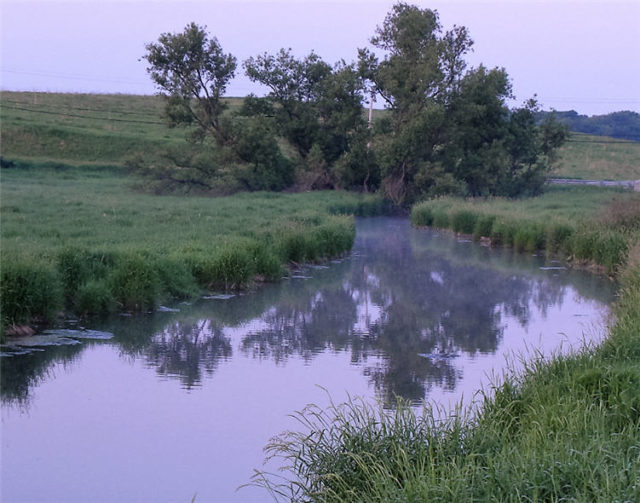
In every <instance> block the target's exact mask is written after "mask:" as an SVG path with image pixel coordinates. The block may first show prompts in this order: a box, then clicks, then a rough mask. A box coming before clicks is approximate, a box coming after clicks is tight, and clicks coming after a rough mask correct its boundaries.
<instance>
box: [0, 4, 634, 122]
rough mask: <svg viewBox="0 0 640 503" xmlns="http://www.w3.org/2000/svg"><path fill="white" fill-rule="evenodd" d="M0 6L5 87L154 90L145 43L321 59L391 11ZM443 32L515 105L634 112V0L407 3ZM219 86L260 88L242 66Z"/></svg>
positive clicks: (382, 7)
mask: <svg viewBox="0 0 640 503" xmlns="http://www.w3.org/2000/svg"><path fill="white" fill-rule="evenodd" d="M0 1H1V3H0V5H1V10H0V16H1V29H2V31H1V51H0V58H1V59H0V66H1V74H0V86H1V88H2V89H4V90H28V91H32V90H36V91H65V92H100V93H133V94H153V93H154V92H155V89H154V87H153V85H152V83H151V81H150V79H149V78H148V76H147V74H146V71H145V63H144V61H140V58H141V56H142V55H143V54H144V52H145V50H144V45H145V43H148V42H152V41H155V40H156V39H157V38H158V36H159V35H160V34H161V33H163V32H178V31H182V29H183V28H184V26H185V25H186V24H187V23H189V22H191V21H195V22H196V23H198V24H200V25H206V26H207V28H208V31H209V32H210V33H211V34H213V35H215V36H216V37H217V38H218V40H219V41H220V43H221V44H222V47H223V49H224V50H225V51H226V52H231V53H232V54H234V55H235V56H236V57H237V58H238V60H239V61H240V62H241V61H243V60H244V59H246V58H247V57H249V56H252V55H256V54H259V53H262V52H265V51H267V52H275V51H277V50H278V49H279V48H281V47H291V48H292V49H293V51H294V53H296V54H297V55H300V56H302V55H304V54H307V53H308V52H309V51H311V50H314V51H315V52H317V53H318V54H319V55H320V56H322V57H323V58H324V59H325V60H327V61H329V62H336V61H337V60H339V59H345V60H347V61H352V60H355V59H356V55H357V48H358V47H365V46H367V45H368V39H369V38H370V37H371V35H372V34H373V33H374V30H375V27H376V26H377V25H378V24H381V23H382V21H383V20H384V17H385V14H386V13H387V12H388V10H389V9H390V8H391V6H392V5H393V4H394V2H393V1H383V0H368V1H364V0H351V1H349V0H342V1H338V0H330V1H315V0H310V1H304V0H301V1H293V0H281V1H279V2H274V1H269V0H241V1H228V0H227V1H219V0H209V1H204V0H201V1H177V0H156V1H151V0H148V1H119V2H118V1H113V0H95V1H80V0H75V1H67V2H58V1H54V0H23V1H5V0H0ZM407 3H413V4H415V5H419V6H420V7H423V8H427V7H428V8H431V9H436V10H437V11H438V12H439V14H440V20H441V22H442V24H443V27H444V28H445V29H448V28H451V27H452V26H453V25H454V24H457V25H464V26H466V27H467V28H468V29H469V31H470V33H471V37H472V38H473V39H474V41H475V48H474V53H473V54H472V55H471V56H470V57H469V58H468V60H469V62H470V64H472V65H478V64H479V63H484V64H485V65H487V66H489V67H494V66H503V67H504V68H506V70H507V72H508V74H509V75H510V77H511V79H512V83H513V89H514V92H515V95H516V99H517V102H518V103H521V102H522V101H524V100H526V99H527V98H529V97H531V96H532V95H533V94H534V93H535V94H537V95H538V99H539V101H540V102H541V104H542V105H543V107H544V108H545V109H549V108H555V109H557V110H569V109H575V110H577V111H578V112H580V113H585V114H590V115H591V114H600V113H608V112H612V111H616V110H634V111H637V112H640V57H638V54H639V53H640V0H626V1H620V2H615V1H613V2H609V1H585V0H582V1H577V0H574V1H571V0H553V1H551V0H549V1H543V0H538V1H524V0H521V1H518V0H515V1H473V0H448V1H443V0H434V1H425V0H416V1H413V2H407ZM237 73H238V75H237V77H236V79H235V80H234V81H233V83H232V84H231V86H230V87H229V90H228V93H227V94H228V95H230V96H243V95H246V94H248V93H249V92H254V93H257V94H260V92H261V90H260V89H259V88H258V87H257V86H255V85H254V84H252V83H251V82H250V81H248V79H247V78H246V77H244V75H243V72H242V69H241V66H240V65H239V71H238V72H237Z"/></svg>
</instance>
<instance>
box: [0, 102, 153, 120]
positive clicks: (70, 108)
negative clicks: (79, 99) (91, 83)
mask: <svg viewBox="0 0 640 503" xmlns="http://www.w3.org/2000/svg"><path fill="white" fill-rule="evenodd" d="M3 101H4V102H6V103H13V104H14V105H26V106H28V105H29V103H25V102H24V101H14V100H3ZM43 106H46V107H50V108H62V107H64V109H65V110H82V111H85V112H98V113H116V114H121V115H137V116H141V117H147V116H148V115H149V114H146V113H141V112H131V111H124V110H107V109H98V108H85V107H76V106H71V105H69V106H66V105H53V104H43ZM30 111H33V112H37V110H30Z"/></svg>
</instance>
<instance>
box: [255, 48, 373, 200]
mask: <svg viewBox="0 0 640 503" xmlns="http://www.w3.org/2000/svg"><path fill="white" fill-rule="evenodd" d="M244 67H245V70H246V73H247V75H248V76H249V78H250V79H251V80H253V81H254V82H259V83H260V84H263V85H265V86H267V87H268V88H269V90H270V92H269V94H268V96H267V98H266V99H265V100H263V103H262V104H259V100H256V99H255V98H254V97H251V98H250V99H249V100H248V101H247V102H245V109H247V110H250V111H254V112H255V113H262V114H266V115H272V116H273V117H274V118H275V121H276V124H277V128H278V132H279V133H280V134H281V135H282V136H283V137H284V138H286V139H287V140H288V142H289V143H290V144H291V145H292V146H293V147H294V148H295V150H296V152H297V154H298V156H299V158H300V160H301V166H300V170H299V173H298V178H299V182H301V185H302V186H305V187H308V188H325V187H331V186H336V185H337V186H342V187H345V188H354V187H358V188H360V187H363V188H365V190H366V189H368V188H369V187H370V186H372V185H373V184H374V183H375V180H376V176H372V175H371V170H372V167H371V166H372V163H371V162H370V159H369V160H367V154H366V152H364V151H363V149H362V145H363V144H366V142H367V125H366V121H365V119H364V115H363V90H364V84H363V79H362V77H361V75H360V73H359V72H358V71H357V69H356V68H355V66H354V65H348V64H346V63H344V62H339V63H338V64H336V65H333V66H332V65H329V64H328V63H326V62H325V61H323V60H322V59H321V58H320V57H319V56H318V55H317V54H315V53H313V52H312V53H310V54H309V55H307V56H305V57H303V58H296V57H295V56H294V55H293V54H292V52H291V50H284V49H281V50H280V51H279V52H278V53H277V54H276V55H272V54H267V53H265V54H262V55H259V56H256V57H252V58H249V59H248V60H247V61H245V63H244ZM363 162H364V164H363ZM356 166H364V169H361V170H358V169H356V171H355V172H354V171H352V168H354V167H356ZM367 170H368V171H369V176H368V177H367Z"/></svg>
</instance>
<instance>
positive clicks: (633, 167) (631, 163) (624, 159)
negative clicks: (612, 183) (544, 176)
mask: <svg viewBox="0 0 640 503" xmlns="http://www.w3.org/2000/svg"><path fill="white" fill-rule="evenodd" d="M551 176H554V177H558V178H581V179H583V180H640V142H634V141H626V140H619V139H615V138H607V137H602V136H592V135H587V134H582V133H572V134H571V137H570V139H569V141H568V142H567V143H566V144H565V145H564V146H563V147H562V148H561V149H560V152H559V159H558V163H557V166H556V169H554V171H553V172H552V173H551Z"/></svg>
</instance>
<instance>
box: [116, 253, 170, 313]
mask: <svg viewBox="0 0 640 503" xmlns="http://www.w3.org/2000/svg"><path fill="white" fill-rule="evenodd" d="M107 283H108V285H109V289H110V291H111V292H112V293H113V297H114V299H115V301H116V302H117V303H118V306H119V307H120V308H121V309H135V310H147V309H152V308H153V307H155V306H156V303H157V301H158V300H159V298H160V294H161V284H160V278H159V277H158V272H157V270H156V268H155V267H154V266H153V263H152V261H151V260H150V257H149V256H146V254H141V253H135V252H133V253H125V254H122V255H120V256H119V257H118V260H117V261H116V263H115V264H114V267H113V269H112V270H111V271H110V272H109V276H108V277H107Z"/></svg>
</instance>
